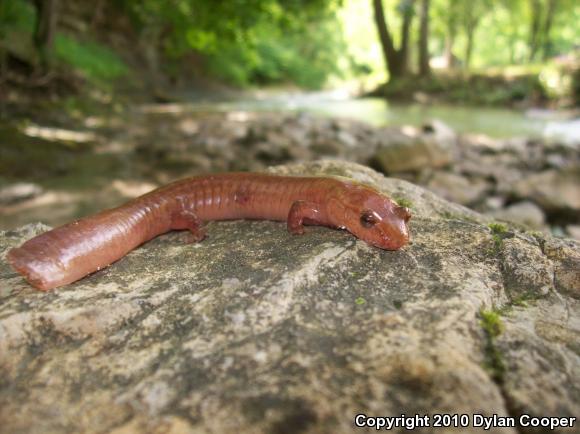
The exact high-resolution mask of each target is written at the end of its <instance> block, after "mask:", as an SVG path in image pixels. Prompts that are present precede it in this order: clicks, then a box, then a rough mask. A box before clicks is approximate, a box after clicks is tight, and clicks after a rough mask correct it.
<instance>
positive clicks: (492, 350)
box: [479, 310, 506, 383]
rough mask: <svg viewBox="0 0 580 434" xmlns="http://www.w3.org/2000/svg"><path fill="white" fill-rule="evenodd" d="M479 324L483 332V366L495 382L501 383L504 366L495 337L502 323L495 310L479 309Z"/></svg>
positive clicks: (503, 375) (501, 328) (502, 328)
mask: <svg viewBox="0 0 580 434" xmlns="http://www.w3.org/2000/svg"><path fill="white" fill-rule="evenodd" d="M479 314H480V317H481V320H480V324H481V327H482V328H483V331H484V333H485V348H484V351H485V362H484V368H485V369H486V370H487V371H488V372H489V374H490V375H491V377H492V378H493V380H494V381H496V382H497V383H503V381H504V377H505V372H506V366H505V361H504V359H503V354H502V353H501V351H500V349H499V348H498V346H497V343H496V339H497V337H498V336H499V335H500V334H501V333H502V332H503V330H504V325H503V322H502V320H501V317H500V314H499V313H498V312H497V311H489V310H482V311H480V313H479Z"/></svg>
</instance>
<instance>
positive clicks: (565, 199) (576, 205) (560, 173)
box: [514, 168, 580, 213]
mask: <svg viewBox="0 0 580 434" xmlns="http://www.w3.org/2000/svg"><path fill="white" fill-rule="evenodd" d="M579 185H580V169H578V168H577V169H572V170H547V171H544V172H541V173H538V174H534V175H530V176H529V177H526V178H524V179H522V180H521V181H520V182H518V183H517V184H516V185H515V187H514V191H515V193H516V194H517V195H518V196H520V197H529V198H531V199H533V200H534V202H536V203H539V204H540V205H541V206H542V207H543V208H545V209H548V210H562V211H572V212H575V213H578V212H580V189H579V188H578V186H579Z"/></svg>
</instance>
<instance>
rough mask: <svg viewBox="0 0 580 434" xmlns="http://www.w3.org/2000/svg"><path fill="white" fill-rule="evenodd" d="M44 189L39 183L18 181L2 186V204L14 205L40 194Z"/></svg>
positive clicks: (0, 194) (0, 200)
mask: <svg viewBox="0 0 580 434" xmlns="http://www.w3.org/2000/svg"><path fill="white" fill-rule="evenodd" d="M42 192H43V190H42V187H40V186H39V185H37V184H32V183H30V182H18V183H16V184H11V185H8V186H6V187H3V188H0V205H13V204H15V203H18V202H23V201H25V200H28V199H32V198H34V197H37V196H40V195H41V194H42Z"/></svg>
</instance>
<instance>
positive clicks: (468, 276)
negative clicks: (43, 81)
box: [0, 161, 580, 433]
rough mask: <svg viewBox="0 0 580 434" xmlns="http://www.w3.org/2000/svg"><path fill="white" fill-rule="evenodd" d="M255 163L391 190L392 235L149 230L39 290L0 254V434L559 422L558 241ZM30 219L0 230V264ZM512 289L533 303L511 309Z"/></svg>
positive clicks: (564, 363) (408, 193)
mask: <svg viewBox="0 0 580 434" xmlns="http://www.w3.org/2000/svg"><path fill="white" fill-rule="evenodd" d="M274 171H275V172H278V173H317V174H335V175H342V176H353V177H355V178H356V179H359V180H361V181H364V182H367V183H370V184H372V185H375V186H376V187H377V188H380V189H381V190H383V191H385V192H388V193H390V194H391V195H393V196H397V195H403V196H404V200H405V201H407V202H409V203H407V205H410V206H411V208H412V211H413V214H414V215H413V219H412V220H411V222H412V236H413V241H412V244H411V245H409V246H407V247H406V248H404V249H402V250H400V251H396V252H388V251H382V250H379V249H376V248H372V247H369V246H368V245H366V244H365V243H363V242H361V241H357V240H355V239H354V238H353V237H352V236H350V235H349V234H347V233H345V232H341V231H338V230H332V229H328V228H321V227H311V228H308V231H307V234H306V235H304V236H292V235H290V234H288V233H287V232H286V230H285V226H284V224H282V223H276V222H260V221H253V222H251V221H234V222H220V223H210V224H209V225H208V226H209V228H208V232H209V237H208V239H206V240H204V241H203V242H202V243H199V244H183V243H182V241H181V236H180V234H177V233H172V234H167V235H164V236H161V237H159V238H157V239H155V240H153V241H151V242H149V243H147V244H145V245H144V246H142V247H141V248H138V249H136V250H135V251H133V252H131V253H130V254H129V255H127V256H126V257H125V258H123V259H121V260H120V261H118V262H117V263H115V264H113V265H112V266H110V267H109V268H107V269H105V270H102V271H100V272H97V273H94V274H93V275H91V276H89V277H87V278H85V279H83V280H81V281H79V282H77V283H75V284H73V285H70V286H67V287H64V288H61V289H58V290H55V291H51V292H47V293H42V292H38V291H35V290H34V289H32V288H31V287H30V286H28V285H27V284H26V283H25V282H24V281H23V280H22V279H21V278H20V276H19V275H17V274H16V273H14V272H13V271H12V270H11V269H10V268H9V267H8V265H7V264H6V263H4V262H2V263H0V300H1V304H0V420H1V421H2V424H1V425H0V432H2V433H16V432H35V433H73V432H74V433H93V432H112V433H142V432H147V433H157V432H159V433H166V432H170V433H184V432H192V433H193V432H199V433H223V432H227V431H230V430H231V431H235V432H239V433H286V432H288V433H290V432H291V433H299V432H309V433H327V432H334V433H351V432H352V431H353V420H354V416H355V415H356V414H359V413H366V414H367V415H375V416H378V415H400V414H401V413H404V414H406V415H413V414H416V413H420V414H430V415H432V414H434V413H466V414H473V413H484V414H498V415H504V416H508V415H509V416H514V417H515V416H518V415H519V414H520V413H522V412H523V413H531V414H534V415H543V416H546V415H552V416H555V415H559V416H577V409H578V408H580V387H579V384H578V378H580V372H579V368H580V361H579V359H578V351H579V348H578V334H579V332H580V315H579V313H580V302H579V301H578V300H577V299H575V298H573V297H570V295H569V294H570V293H569V291H568V289H566V290H564V289H565V288H569V285H570V284H572V285H574V284H573V283H571V282H569V281H566V282H565V283H563V284H562V283H561V280H562V279H561V277H562V276H563V274H562V273H561V272H560V274H558V273H559V271H558V270H560V268H559V267H562V266H564V265H562V264H566V263H567V261H570V260H571V259H570V258H571V257H572V256H573V255H577V254H578V252H580V247H579V245H578V244H577V243H574V242H572V241H570V242H566V243H565V244H562V242H561V241H558V240H555V241H554V240H553V239H552V238H545V239H543V240H542V241H541V242H538V241H536V239H535V238H532V237H529V236H525V235H521V234H512V233H505V234H502V237H500V238H498V236H497V235H498V234H495V235H496V236H494V233H493V232H492V230H490V229H489V228H488V227H487V226H486V225H485V224H483V223H484V222H486V221H487V220H486V219H487V218H486V217H484V216H480V215H478V214H476V213H474V212H471V211H469V210H467V209H465V208H463V207H461V206H459V205H455V204H452V203H449V202H447V201H445V200H444V199H441V198H439V197H437V196H436V195H434V194H433V193H430V192H428V191H426V190H424V189H422V188H420V187H417V186H414V185H412V184H409V183H407V182H404V181H400V180H394V179H387V178H384V177H383V176H381V175H379V174H377V173H376V172H373V171H371V170H370V169H366V168H363V167H361V166H357V165H355V164H347V163H339V162H332V161H331V162H318V163H311V164H305V165H294V166H284V167H279V168H276V169H274ZM45 229H46V227H43V226H41V225H29V226H25V227H23V228H21V229H19V230H17V231H12V232H4V233H2V234H0V257H4V255H5V252H6V251H7V249H8V248H10V247H11V246H15V245H18V244H20V243H21V242H22V241H24V240H25V239H28V238H30V237H32V236H33V235H35V234H37V233H40V232H42V231H44V230H45ZM504 235H505V238H503V236H504ZM508 235H509V236H508ZM554 243H555V244H554ZM544 252H549V254H548V253H546V255H544ZM508 261H509V267H508V268H505V267H503V265H502V264H504V263H506V262H508ZM566 267H568V266H564V268H565V269H567V270H568V271H569V268H566ZM564 274H565V273H564ZM550 275H552V276H555V284H552V281H551V280H550ZM558 276H560V277H558ZM514 282H515V283H514ZM559 282H560V283H559ZM520 283H521V284H522V285H523V284H524V283H525V284H526V285H527V284H529V285H533V286H534V288H537V289H538V290H537V291H536V293H535V296H536V297H540V298H539V299H537V300H536V301H534V302H530V303H529V305H528V306H527V307H524V306H521V303H519V304H518V306H516V305H514V303H513V300H514V297H513V292H512V288H514V284H520ZM546 290H547V293H545V292H546ZM494 309H495V312H496V315H500V320H501V322H502V323H503V325H504V327H503V332H501V333H499V332H498V333H495V334H493V333H491V328H490V324H489V318H490V316H489V315H487V314H485V312H487V311H490V310H494ZM486 318H488V320H486ZM486 321H487V322H486ZM519 431H520V429H518V428H514V429H511V428H510V429H503V428H502V429H500V428H492V429H491V430H490V432H493V433H516V432H519ZM395 432H397V431H395ZM398 432H405V431H404V430H403V429H401V430H399V431H398ZM419 432H424V433H428V432H433V429H431V428H426V429H421V430H419ZM437 432H441V433H446V432H456V430H449V429H441V430H437ZM462 432H480V431H479V430H476V429H475V428H469V427H468V428H465V429H463V430H462ZM555 432H570V431H564V430H556V431H555ZM576 432H577V431H576Z"/></svg>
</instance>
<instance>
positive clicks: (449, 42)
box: [445, 31, 455, 69]
mask: <svg viewBox="0 0 580 434" xmlns="http://www.w3.org/2000/svg"><path fill="white" fill-rule="evenodd" d="M454 45H455V31H449V32H448V33H447V36H446V37H445V65H446V66H447V68H449V69H453V68H455V57H454V56H453V46H454Z"/></svg>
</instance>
